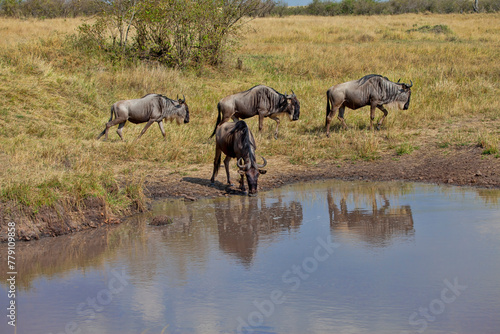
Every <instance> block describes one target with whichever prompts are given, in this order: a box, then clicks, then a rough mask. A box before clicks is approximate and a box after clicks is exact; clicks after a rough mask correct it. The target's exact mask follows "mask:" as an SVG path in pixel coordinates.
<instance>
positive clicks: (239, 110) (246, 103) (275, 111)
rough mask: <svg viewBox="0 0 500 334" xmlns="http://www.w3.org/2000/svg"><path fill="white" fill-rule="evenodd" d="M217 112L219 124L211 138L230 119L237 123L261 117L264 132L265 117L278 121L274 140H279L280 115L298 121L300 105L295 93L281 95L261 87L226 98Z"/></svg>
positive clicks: (260, 121) (260, 128)
mask: <svg viewBox="0 0 500 334" xmlns="http://www.w3.org/2000/svg"><path fill="white" fill-rule="evenodd" d="M217 110H218V115H217V123H216V124H215V129H214V132H213V133H212V135H211V136H210V137H213V135H214V134H215V131H216V130H217V126H219V125H220V124H222V123H225V122H227V121H228V120H229V119H230V118H232V119H233V120H234V121H235V122H236V121H238V120H239V119H245V118H250V117H253V116H255V115H259V131H261V130H262V126H263V123H264V117H269V118H271V119H273V120H275V121H276V131H275V132H274V138H278V126H279V124H280V119H279V117H278V116H279V114H282V113H287V114H288V115H289V117H290V120H292V121H296V120H298V119H299V115H300V103H299V100H298V99H297V96H296V95H295V93H294V92H293V91H292V94H291V95H287V94H281V93H278V92H277V91H275V90H274V89H273V88H270V87H267V86H264V85H259V86H255V87H252V88H250V89H249V90H247V91H244V92H241V93H237V94H233V95H229V96H226V97H225V98H223V99H222V100H220V101H219V103H218V104H217Z"/></svg>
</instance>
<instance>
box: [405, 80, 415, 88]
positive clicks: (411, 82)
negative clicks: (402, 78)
mask: <svg viewBox="0 0 500 334" xmlns="http://www.w3.org/2000/svg"><path fill="white" fill-rule="evenodd" d="M406 86H408V85H406ZM411 86H413V81H411V80H410V85H409V86H408V88H410V87H411Z"/></svg>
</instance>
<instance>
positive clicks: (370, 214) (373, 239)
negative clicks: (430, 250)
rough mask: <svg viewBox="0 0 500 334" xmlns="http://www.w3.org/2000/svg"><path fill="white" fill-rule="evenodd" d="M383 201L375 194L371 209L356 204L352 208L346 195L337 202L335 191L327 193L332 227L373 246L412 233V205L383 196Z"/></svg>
mask: <svg viewBox="0 0 500 334" xmlns="http://www.w3.org/2000/svg"><path fill="white" fill-rule="evenodd" d="M383 199H384V204H383V205H382V207H380V208H379V207H378V205H377V200H376V199H375V197H373V198H372V208H371V210H363V209H359V208H355V209H354V210H349V209H348V208H347V201H346V199H345V198H344V197H342V199H341V200H340V207H338V206H337V204H336V203H335V200H334V198H333V195H332V192H331V191H329V192H328V194H327V201H328V211H329V214H330V229H331V231H332V233H334V234H335V235H337V234H338V233H340V232H345V233H347V234H348V235H349V236H356V237H359V238H360V239H361V240H363V241H365V242H367V243H369V244H371V245H373V246H386V245H387V244H388V241H390V240H391V239H392V238H394V237H398V236H413V234H414V232H415V230H414V229H413V216H412V212H411V208H410V206H409V205H404V206H399V207H394V206H392V207H391V205H390V203H389V200H388V199H387V198H385V196H383Z"/></svg>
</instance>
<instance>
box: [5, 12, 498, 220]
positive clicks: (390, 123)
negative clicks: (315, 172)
mask: <svg viewBox="0 0 500 334" xmlns="http://www.w3.org/2000/svg"><path fill="white" fill-rule="evenodd" d="M81 22H82V20H80V19H68V20H62V19H57V20H45V21H39V20H26V21H20V20H12V19H5V18H0V31H1V32H2V35H1V36H2V39H1V40H0V78H1V80H2V85H1V86H0V95H1V96H2V97H3V103H2V106H0V165H1V166H2V168H1V169H0V187H1V189H0V196H1V197H0V198H1V199H2V200H15V201H18V202H21V203H23V204H25V205H27V206H30V207H33V208H36V207H39V206H40V205H51V204H53V203H54V202H55V201H57V200H61V199H66V200H69V201H78V200H80V199H82V198H85V197H86V196H99V197H103V198H105V199H106V200H107V201H108V202H109V203H110V204H111V206H112V207H113V208H114V210H115V211H120V210H123V209H124V208H126V207H127V206H128V205H130V203H132V202H134V201H135V202H137V199H141V198H143V197H142V196H143V195H142V190H141V186H140V185H141V184H142V182H144V180H145V179H147V178H148V175H150V174H153V172H156V171H158V170H161V171H163V172H164V173H170V172H183V171H185V170H186V167H187V166H189V165H194V164H204V165H205V164H210V163H211V161H212V159H213V151H214V147H213V146H214V143H213V140H209V139H208V137H209V135H210V134H211V132H212V130H213V126H214V123H215V119H216V104H217V102H218V100H220V99H221V98H222V97H224V96H226V95H229V94H232V93H235V92H238V91H242V90H245V89H248V88H249V87H252V86H253V85H256V84H260V83H263V84H267V85H269V86H271V87H274V88H275V89H277V90H278V91H280V92H283V93H284V92H285V91H286V92H290V90H291V89H293V90H294V91H295V93H296V94H297V96H298V97H299V99H300V102H301V117H300V121H298V122H289V121H288V120H283V122H282V125H281V127H280V138H279V139H278V140H274V139H272V133H273V131H272V129H273V128H274V121H272V120H266V121H265V128H264V131H263V132H262V133H257V130H256V127H257V120H256V119H250V120H248V123H249V125H250V127H251V129H252V130H253V131H254V134H255V135H256V140H257V144H258V151H259V153H260V154H262V155H264V156H266V157H268V160H269V163H270V164H271V163H272V161H273V159H286V160H288V161H290V162H292V163H296V164H317V163H320V162H322V161H332V160H341V159H377V158H378V157H380V156H381V155H383V154H386V153H392V154H396V153H397V154H411V152H412V151H413V150H414V149H418V148H419V147H421V146H422V143H427V144H430V145H434V146H437V147H444V146H446V147H450V146H451V147H455V146H460V145H480V146H482V147H483V148H484V149H485V152H490V154H497V155H498V145H499V141H498V138H499V135H500V130H499V129H500V117H499V116H500V112H499V110H500V100H499V99H498V96H499V83H500V65H499V62H498V59H500V15H499V14H477V15H400V16H374V17H333V18H332V17H328V18H322V17H287V18H261V19H256V20H254V21H251V23H250V24H249V25H248V26H247V31H246V33H245V37H244V39H243V40H242V41H241V42H240V44H241V49H240V50H239V51H238V52H237V54H236V55H235V56H236V57H239V58H241V59H242V60H243V69H242V70H237V69H236V66H235V61H228V62H227V63H226V67H225V68H223V69H220V70H214V69H210V68H202V69H199V70H196V71H194V70H193V71H185V72H181V71H177V70H172V69H166V68H163V67H160V66H157V65H154V64H149V65H144V64H143V65H137V66H120V65H116V64H110V63H106V62H102V61H99V60H98V59H97V58H92V57H90V56H88V55H85V54H84V53H82V52H80V51H78V50H75V49H74V48H72V47H71V46H70V44H69V42H68V41H67V39H66V35H67V34H71V33H73V32H74V31H75V28H76V27H77V26H78V25H79V24H80V23H81ZM422 27H424V28H422ZM426 27H427V28H426ZM435 27H437V28H435ZM370 73H378V74H382V75H384V76H387V77H389V78H390V79H392V80H394V81H396V80H398V79H399V78H401V79H402V80H403V81H405V82H409V81H410V79H411V80H413V83H414V88H413V89H412V91H413V94H412V102H411V105H410V109H409V110H408V111H390V112H389V116H388V118H387V119H386V123H385V127H383V130H382V131H380V132H371V131H368V130H367V125H368V124H369V115H368V114H369V112H368V110H367V109H366V108H364V109H361V110H357V111H352V110H346V121H347V123H348V124H349V125H350V129H349V130H347V131H344V130H341V129H340V127H339V124H338V123H337V122H333V123H332V130H333V133H332V135H331V138H325V135H324V122H325V106H326V98H325V93H326V90H327V89H328V88H329V87H330V86H332V85H333V84H336V83H340V82H343V81H348V80H354V79H358V78H360V77H361V76H363V75H366V74H370ZM151 92H157V93H162V94H165V95H167V96H169V97H175V96H176V95H177V94H185V96H186V98H187V102H188V104H189V107H190V111H191V122H190V123H189V124H188V125H182V126H177V125H176V124H170V123H169V124H166V130H167V140H166V142H164V141H163V140H162V139H161V134H160V131H159V130H158V129H157V127H156V126H153V127H152V128H151V129H150V130H149V131H148V132H147V133H146V134H145V135H144V136H143V138H141V140H140V141H139V142H138V143H136V144H132V140H133V139H134V138H135V137H136V136H137V135H138V134H139V132H140V130H141V129H142V126H141V125H132V124H128V125H127V126H126V127H125V129H124V135H125V139H126V141H125V142H120V141H118V139H119V138H118V136H117V135H116V134H115V132H114V129H113V130H112V131H110V140H109V141H108V142H103V141H96V140H95V137H96V136H97V135H98V134H99V132H100V131H102V129H103V127H104V123H105V122H106V121H107V119H108V118H109V107H110V105H111V104H112V103H113V102H115V101H117V100H120V99H128V98H137V97H140V96H142V95H144V94H146V93H151ZM379 116H380V115H379V114H378V115H377V117H379ZM495 152H496V153H495ZM485 154H487V153H485ZM155 174H157V173H155ZM208 177H209V175H207V178H208Z"/></svg>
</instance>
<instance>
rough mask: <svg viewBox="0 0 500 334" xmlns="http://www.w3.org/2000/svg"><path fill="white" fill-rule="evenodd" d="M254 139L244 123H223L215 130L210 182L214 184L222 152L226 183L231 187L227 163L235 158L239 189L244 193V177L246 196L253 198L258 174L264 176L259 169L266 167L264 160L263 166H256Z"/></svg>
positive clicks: (262, 171) (264, 172)
mask: <svg viewBox="0 0 500 334" xmlns="http://www.w3.org/2000/svg"><path fill="white" fill-rule="evenodd" d="M256 148H257V147H256V145H255V139H254V138H253V135H252V132H251V131H250V129H249V128H248V126H247V124H246V123H245V122H244V121H238V122H236V123H232V122H231V123H224V124H222V125H221V126H219V127H218V128H217V131H216V137H215V158H214V171H213V173H212V178H211V179H210V182H211V183H212V184H214V183H215V177H216V176H217V173H218V172H219V167H220V161H221V154H222V152H224V154H225V155H226V158H225V159H224V167H225V168H226V175H227V183H228V184H229V185H231V179H230V175H229V161H230V160H231V158H236V159H237V160H236V161H237V162H236V163H237V165H238V168H239V171H238V173H239V174H240V175H241V179H240V189H241V190H242V191H245V183H244V180H243V177H244V176H245V175H246V177H247V183H248V195H249V196H255V195H256V194H257V180H258V178H259V174H266V171H265V170H263V169H261V168H264V167H265V166H266V165H267V162H266V159H264V158H262V160H264V164H262V165H261V164H258V163H257V162H256V160H255V149H256Z"/></svg>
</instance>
